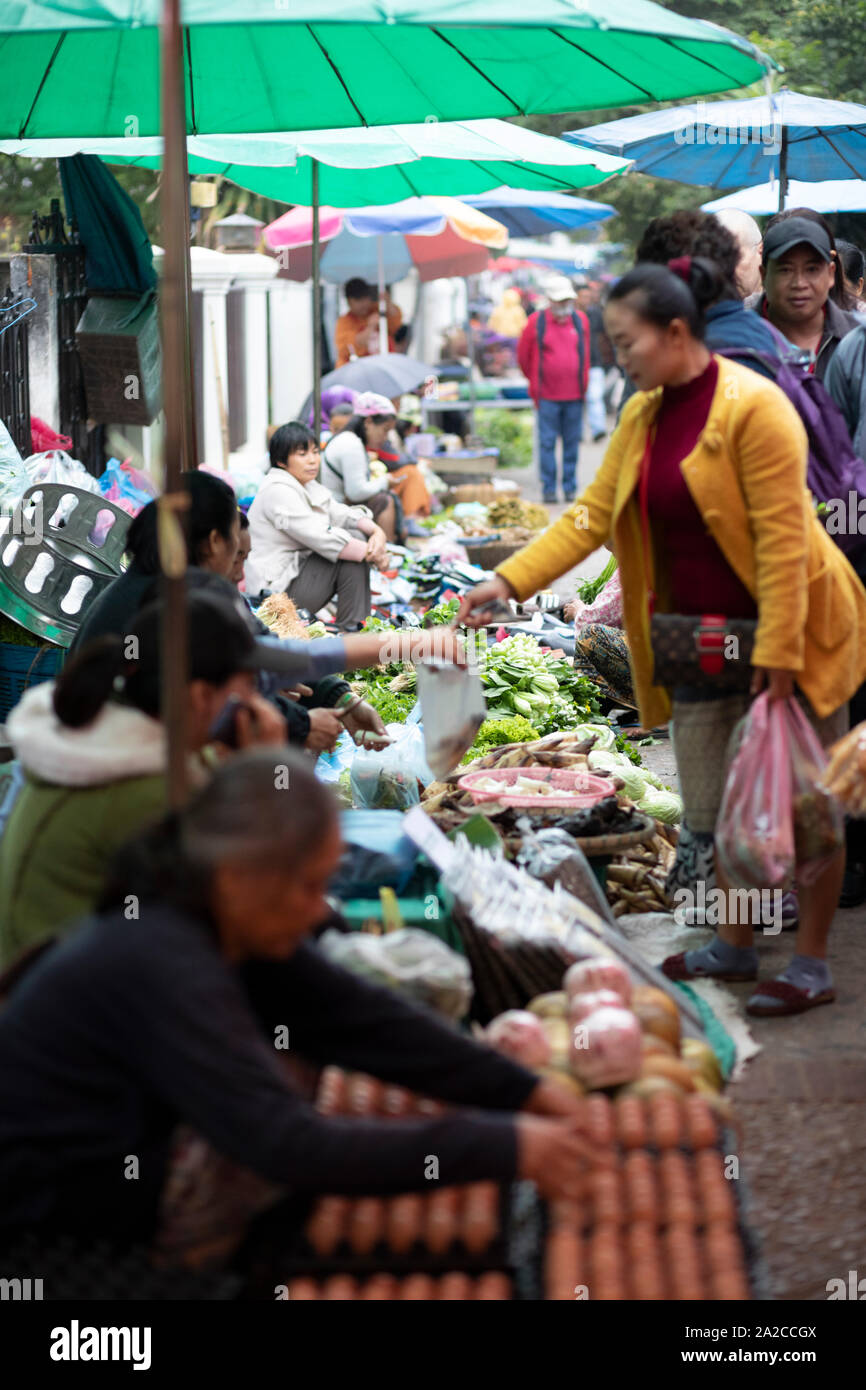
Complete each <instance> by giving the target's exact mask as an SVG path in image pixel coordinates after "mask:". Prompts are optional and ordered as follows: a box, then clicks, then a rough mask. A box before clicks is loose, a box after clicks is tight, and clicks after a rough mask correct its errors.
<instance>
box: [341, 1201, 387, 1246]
mask: <svg viewBox="0 0 866 1390" xmlns="http://www.w3.org/2000/svg"><path fill="white" fill-rule="evenodd" d="M384 1238H385V1202H384V1199H383V1198H382V1197H359V1198H358V1200H357V1201H355V1202H353V1203H352V1209H351V1212H350V1213H349V1244H350V1245H351V1247H352V1249H353V1250H354V1251H355V1254H356V1255H368V1254H369V1253H370V1251H371V1250H374V1249H375V1247H376V1246H377V1245H378V1244H379V1242H380V1241H381V1240H384Z"/></svg>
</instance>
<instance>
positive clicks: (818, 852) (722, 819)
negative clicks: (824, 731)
mask: <svg viewBox="0 0 866 1390" xmlns="http://www.w3.org/2000/svg"><path fill="white" fill-rule="evenodd" d="M825 765H826V757H825V754H824V750H823V749H822V747H821V745H820V743H819V742H818V739H817V736H816V734H815V731H814V729H813V728H812V726H811V724H810V723H809V721H808V719H807V718H806V716H805V714H804V713H803V710H802V709H801V707H800V705H799V703H798V702H797V701H796V700H775V701H773V702H772V704H771V703H770V700H769V697H768V695H767V694H766V692H764V694H762V695H759V696H758V698H757V699H756V700H755V702H754V703H753V705H752V707H751V709H750V710H749V713H748V714H747V716H746V718H745V719H744V721H743V723H742V725H741V728H740V742H739V745H738V748H737V752H736V754H735V756H734V758H733V761H732V762H731V766H730V768H729V769H728V776H727V780H726V782H725V791H724V796H723V798H722V806H721V811H720V813H719V820H718V824H717V826H716V852H717V854H718V856H719V860H720V862H721V865H722V868H723V869H724V871H725V873H726V875H727V876H728V878H730V879H731V881H732V882H733V883H735V884H737V885H739V886H741V887H744V888H789V887H792V886H793V883H794V881H795V879H797V880H799V881H800V882H801V883H811V882H814V880H815V879H816V878H817V877H818V876H819V874H820V873H821V872H822V870H823V869H824V867H825V865H826V864H827V862H828V860H829V859H830V858H831V857H832V856H833V855H834V854H835V853H836V851H837V850H838V849H839V848H840V846H841V845H842V842H843V838H842V832H843V818H842V812H841V809H840V807H839V805H838V803H837V802H836V800H835V799H834V798H833V797H832V796H830V794H829V793H828V792H826V791H825V790H823V788H821V787H820V786H819V785H818V778H819V776H820V775H821V772H822V770H823V768H824V766H825Z"/></svg>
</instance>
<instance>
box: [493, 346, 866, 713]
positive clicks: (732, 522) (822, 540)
mask: <svg viewBox="0 0 866 1390" xmlns="http://www.w3.org/2000/svg"><path fill="white" fill-rule="evenodd" d="M715 361H716V363H717V364H718V368H719V378H718V382H717V384H716V390H715V393H714V395H713V399H712V403H711V405H710V411H709V415H708V416H707V421H706V424H705V426H704V429H703V431H702V433H701V435H700V438H699V439H698V442H697V444H696V446H695V448H694V449H693V450H692V452H691V453H690V454H689V455H688V456H687V457H686V458H685V459H683V462H682V464H681V468H682V473H683V477H684V478H685V480H686V484H687V486H688V489H689V492H690V493H691V495H692V498H693V500H694V502H695V504H696V506H697V508H698V511H699V512H700V514H701V517H702V518H703V521H704V524H705V526H706V528H707V531H708V532H709V534H710V535H711V536H712V537H713V539H714V540H715V541H716V543H717V545H718V546H719V548H720V550H721V551H722V554H723V555H724V557H725V559H726V560H727V562H728V564H729V565H730V566H731V568H732V569H733V570H734V572H735V574H737V575H738V577H739V578H740V580H741V581H742V583H743V584H744V585H745V586H746V588H747V589H748V590H749V592H750V593H751V594H752V596H753V598H754V599H755V601H756V604H757V608H758V628H757V632H756V635H755V648H754V653H753V657H752V660H753V663H754V664H755V665H756V666H774V667H781V668H783V669H786V670H790V671H794V672H796V673H797V684H798V685H799V686H800V688H801V690H802V691H803V693H804V694H805V695H806V697H807V698H808V700H809V701H810V703H811V704H812V706H813V708H814V709H815V711H816V712H817V714H818V715H820V716H825V715H828V714H831V713H832V712H833V711H834V710H836V709H837V708H838V707H839V706H840V705H841V704H844V702H845V701H846V700H848V699H849V698H850V697H851V695H852V694H853V693H854V691H855V690H856V689H857V688H858V686H860V685H861V684H862V682H863V681H864V679H866V640H864V639H866V591H864V589H863V586H862V585H861V583H860V581H859V579H858V578H857V575H856V574H855V572H854V570H853V569H852V568H851V565H850V564H849V563H848V561H847V560H846V558H845V556H844V555H843V554H842V552H841V550H840V549H839V548H838V546H837V545H836V544H835V542H834V541H833V540H832V539H831V537H830V536H828V535H827V532H826V531H825V530H824V527H823V526H822V525H821V523H820V521H818V519H817V517H816V516H815V513H814V509H813V503H812V499H811V497H810V494H809V492H808V491H807V489H806V463H807V458H808V445H807V440H806V432H805V430H804V428H803V425H802V423H801V421H800V417H799V416H798V414H797V412H796V410H795V409H794V407H793V406H792V405H791V403H790V401H789V400H788V398H787V397H786V396H785V395H784V394H783V392H782V391H780V390H779V389H778V387H777V386H775V385H774V384H773V383H772V382H771V381H768V380H767V379H766V378H765V377H762V376H759V375H758V374H757V373H756V372H753V371H751V370H750V369H749V368H748V367H742V366H740V365H739V364H738V363H735V362H731V361H729V360H728V359H727V358H725V357H716V358H715ZM661 396H662V392H661V388H658V389H657V390H655V391H641V392H638V393H637V394H636V395H635V396H633V397H632V398H631V400H630V401H629V402H628V404H627V405H626V407H625V409H624V411H623V414H622V419H621V421H620V424H619V425H618V427H617V429H616V431H615V432H614V434H613V436H612V438H611V441H610V445H609V447H608V449H607V452H606V453H605V456H604V460H603V462H602V465H601V467H600V468H599V470H598V473H597V474H596V476H595V478H594V479H593V481H592V483H590V485H589V487H588V488H587V489H586V491H585V492H584V493H583V494H582V495H581V496H580V497H579V498H578V499H577V501H576V502H575V503H574V504H573V505H572V506H571V507H570V508H569V510H568V511H567V512H566V513H565V514H564V515H563V516H562V517H561V518H560V520H559V521H557V522H555V523H554V525H553V526H551V527H550V528H549V529H548V530H547V531H545V533H544V535H542V536H539V538H538V540H536V541H533V543H532V544H531V545H529V546H527V547H526V549H525V550H521V551H519V552H518V553H517V554H516V555H514V556H512V558H511V559H510V560H508V561H506V563H505V564H504V565H500V566H499V570H498V572H499V574H501V575H503V577H504V578H505V579H507V580H508V582H509V584H510V585H511V586H512V588H513V589H514V590H515V593H516V594H517V597H518V598H528V597H529V596H530V595H531V594H534V593H536V592H537V591H538V590H539V589H544V588H547V586H548V585H549V584H550V583H551V582H552V581H553V580H555V579H557V578H558V577H559V576H560V575H562V574H565V573H566V571H567V570H570V569H571V568H572V567H573V566H574V565H577V564H579V563H580V562H581V560H584V559H585V558H586V557H587V555H591V554H592V552H593V551H594V550H596V549H597V548H598V547H599V546H600V545H603V544H605V543H607V544H609V545H610V547H611V549H612V550H613V551H614V552H615V554H616V557H617V561H618V564H619V570H620V576H621V580H622V590H623V617H624V625H625V631H626V634H627V637H628V643H629V651H630V654H631V664H632V672H633V676H634V685H635V691H636V694H637V698H638V703H639V707H640V715H641V720H642V722H643V723H644V724H645V725H647V726H652V725H654V724H658V723H661V722H662V721H663V720H665V719H668V718H669V717H670V710H671V702H670V696H669V694H668V692H667V691H666V690H665V689H663V688H662V687H661V686H657V685H653V680H652V675H653V658H652V650H651V646H650V638H649V610H648V604H647V566H646V564H645V560H644V546H643V537H642V534H641V521H640V508H639V502H638V491H637V485H638V479H639V475H640V467H641V460H642V458H643V454H644V449H645V446H646V440H647V435H648V432H649V431H650V429H651V428H652V425H653V422H654V420H655V417H656V414H657V412H658V409H659V406H660V404H661ZM650 546H651V550H652V555H651V558H650V564H649V575H650V582H651V583H652V585H653V587H654V588H655V591H656V609H657V611H658V612H661V613H664V612H671V611H672V609H671V606H670V599H669V596H668V592H667V583H666V576H665V557H664V553H663V551H662V550H661V547H660V546H659V544H658V541H657V540H654V539H653V537H652V534H651V535H650Z"/></svg>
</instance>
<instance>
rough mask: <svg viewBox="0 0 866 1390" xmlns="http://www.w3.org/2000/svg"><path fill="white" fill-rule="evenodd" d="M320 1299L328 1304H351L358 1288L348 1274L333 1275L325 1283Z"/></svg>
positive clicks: (356, 1295)
mask: <svg viewBox="0 0 866 1390" xmlns="http://www.w3.org/2000/svg"><path fill="white" fill-rule="evenodd" d="M322 1297H323V1298H324V1299H327V1301H328V1302H330V1303H352V1302H354V1300H355V1299H356V1298H357V1297H358V1286H357V1284H356V1283H355V1280H354V1279H353V1278H352V1276H351V1275H350V1274H334V1275H332V1277H331V1278H330V1279H328V1280H326V1281H325V1285H324V1287H323V1289H322Z"/></svg>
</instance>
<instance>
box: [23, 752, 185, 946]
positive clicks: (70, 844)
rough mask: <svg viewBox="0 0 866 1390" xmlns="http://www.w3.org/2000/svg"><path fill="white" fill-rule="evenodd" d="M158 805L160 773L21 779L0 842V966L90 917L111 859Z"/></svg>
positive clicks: (162, 789)
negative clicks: (69, 781) (77, 783)
mask: <svg viewBox="0 0 866 1390" xmlns="http://www.w3.org/2000/svg"><path fill="white" fill-rule="evenodd" d="M165 807H166V786H165V777H164V776H163V775H162V774H161V773H159V774H155V775H150V776H146V777H128V778H125V779H124V780H123V781H120V782H110V783H108V784H102V785H99V786H91V787H68V786H66V787H64V786H57V785H55V784H53V783H49V782H42V781H39V780H37V779H36V778H34V777H32V776H31V775H29V774H28V776H27V781H26V783H25V785H24V786H23V787H22V789H21V792H20V794H19V796H18V799H17V800H16V802H15V806H14V808H13V810H12V814H11V815H10V817H9V820H8V822H7V825H6V831H5V834H4V835H3V838H2V840H0V968H5V967H6V966H7V965H8V964H9V962H10V961H11V960H12V959H14V957H15V956H16V955H18V953H19V952H20V951H21V950H23V949H24V948H25V947H27V946H32V945H34V944H35V943H36V942H37V941H39V940H40V939H41V938H42V937H44V936H49V935H60V934H62V933H63V932H64V931H65V930H66V929H67V928H68V927H70V926H71V925H72V924H73V923H74V922H75V919H76V918H77V917H82V916H84V915H85V914H86V913H88V912H90V911H91V910H92V909H93V907H94V905H95V903H96V901H97V899H98V897H99V895H100V893H101V891H102V887H103V885H104V883H105V876H106V870H107V868H108V863H109V860H110V858H111V856H112V855H113V854H114V852H115V851H116V850H117V849H118V848H119V847H120V845H122V844H123V842H124V841H125V840H128V839H130V838H131V836H133V835H134V834H135V833H136V832H137V831H138V830H140V829H142V827H143V826H145V825H147V824H148V823H149V822H151V821H153V820H157V819H158V818H159V816H160V815H162V814H163V813H164V811H165Z"/></svg>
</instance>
